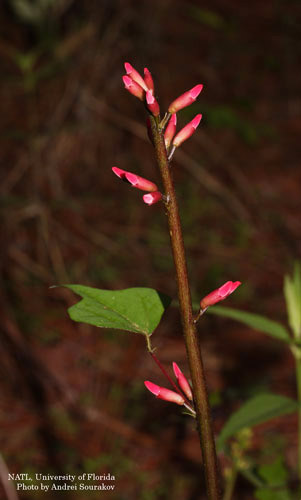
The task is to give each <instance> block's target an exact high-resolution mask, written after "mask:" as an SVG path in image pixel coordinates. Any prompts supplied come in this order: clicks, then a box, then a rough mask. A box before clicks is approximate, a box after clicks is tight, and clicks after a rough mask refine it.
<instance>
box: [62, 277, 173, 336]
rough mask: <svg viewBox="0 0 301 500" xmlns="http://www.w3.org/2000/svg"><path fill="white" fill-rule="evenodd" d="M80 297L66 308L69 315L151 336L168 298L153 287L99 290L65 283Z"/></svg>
mask: <svg viewBox="0 0 301 500" xmlns="http://www.w3.org/2000/svg"><path fill="white" fill-rule="evenodd" d="M64 286H65V287H66V288H69V289H70V290H72V291H73V292H75V293H76V294H78V295H80V296H81V297H82V300H80V301H79V302H77V304H75V305H73V306H71V307H70V308H69V309H68V313H69V316H70V318H71V319H73V320H74V321H79V322H82V323H88V324H89V325H94V326H99V327H101V328H115V329H118V330H127V331H129V332H134V333H141V334H142V335H146V336H150V335H151V334H152V333H153V331H154V330H155V329H156V327H157V326H158V324H159V322H160V320H161V317H162V315H163V313H164V311H165V309H166V308H167V307H168V306H169V304H170V301H171V299H170V298H169V297H168V296H167V295H164V294H162V293H159V292H157V291H156V290H154V289H152V288H127V289H125V290H99V289H97V288H91V287H89V286H83V285H64Z"/></svg>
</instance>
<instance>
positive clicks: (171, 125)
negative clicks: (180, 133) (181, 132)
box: [164, 113, 177, 149]
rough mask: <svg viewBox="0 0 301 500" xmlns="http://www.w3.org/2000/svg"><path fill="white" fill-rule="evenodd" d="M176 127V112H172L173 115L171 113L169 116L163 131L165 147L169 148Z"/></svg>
mask: <svg viewBox="0 0 301 500" xmlns="http://www.w3.org/2000/svg"><path fill="white" fill-rule="evenodd" d="M176 127H177V115H176V113H174V114H173V115H171V118H170V120H169V122H168V125H167V127H166V130H165V133H164V142H165V147H166V149H168V148H169V146H170V143H171V141H172V138H173V136H174V135H175V133H176Z"/></svg>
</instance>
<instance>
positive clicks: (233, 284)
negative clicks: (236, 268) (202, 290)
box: [200, 281, 241, 311]
mask: <svg viewBox="0 0 301 500" xmlns="http://www.w3.org/2000/svg"><path fill="white" fill-rule="evenodd" d="M239 285H241V282H240V281H227V282H226V283H225V284H224V285H222V286H220V287H219V288H217V289H216V290H214V291H213V292H211V293H209V295H206V297H204V298H203V299H202V300H201V302H200V305H201V310H202V311H204V310H205V309H207V307H209V306H213V305H214V304H216V303H217V302H220V301H221V300H224V299H226V298H227V297H228V296H229V295H230V294H231V293H233V292H234V290H236V288H237V287H238V286H239Z"/></svg>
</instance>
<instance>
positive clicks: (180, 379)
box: [172, 362, 193, 401]
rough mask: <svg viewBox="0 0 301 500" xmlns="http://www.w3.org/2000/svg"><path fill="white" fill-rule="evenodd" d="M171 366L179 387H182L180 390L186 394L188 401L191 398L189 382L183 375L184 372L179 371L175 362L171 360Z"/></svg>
mask: <svg viewBox="0 0 301 500" xmlns="http://www.w3.org/2000/svg"><path fill="white" fill-rule="evenodd" d="M172 367H173V371H174V374H175V376H176V377H177V380H178V384H179V387H180V389H182V391H183V392H184V394H185V396H187V397H188V399H190V401H192V400H193V396H192V392H191V388H190V384H189V382H188V380H187V378H186V377H185V375H184V373H182V372H181V370H180V368H179V367H178V365H177V363H175V362H173V364H172Z"/></svg>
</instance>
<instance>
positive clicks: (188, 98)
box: [168, 84, 203, 113]
mask: <svg viewBox="0 0 301 500" xmlns="http://www.w3.org/2000/svg"><path fill="white" fill-rule="evenodd" d="M202 88H203V85H201V84H200V85H196V86H195V87H193V88H192V89H190V90H188V91H187V92H185V93H184V94H182V95H180V97H177V99H175V100H174V101H173V102H172V103H171V104H170V106H169V108H168V111H169V113H176V112H177V111H180V109H183V108H186V106H189V105H190V104H192V103H193V102H194V101H195V100H196V98H197V97H198V95H199V94H200V92H201V91H202Z"/></svg>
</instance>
